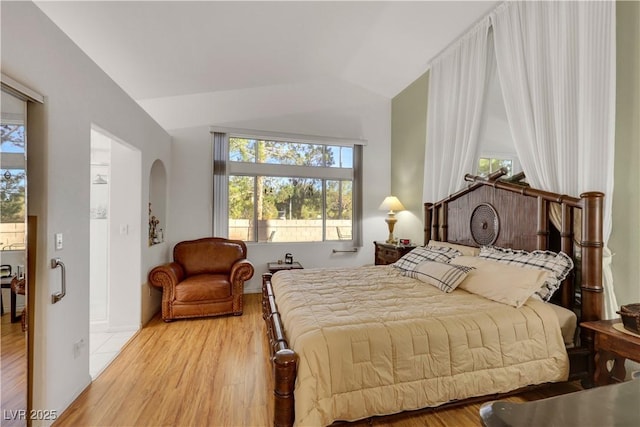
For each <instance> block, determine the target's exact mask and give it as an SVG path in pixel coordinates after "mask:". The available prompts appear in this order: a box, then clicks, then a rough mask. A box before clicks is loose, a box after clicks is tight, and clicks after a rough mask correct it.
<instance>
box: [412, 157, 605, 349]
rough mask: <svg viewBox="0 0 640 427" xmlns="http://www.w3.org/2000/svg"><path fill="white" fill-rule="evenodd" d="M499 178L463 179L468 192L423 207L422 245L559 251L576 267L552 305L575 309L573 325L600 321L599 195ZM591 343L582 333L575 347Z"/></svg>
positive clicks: (600, 239)
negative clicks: (560, 191)
mask: <svg viewBox="0 0 640 427" xmlns="http://www.w3.org/2000/svg"><path fill="white" fill-rule="evenodd" d="M503 175H504V171H502V170H501V171H498V172H496V173H494V174H492V175H490V176H489V177H488V178H483V177H478V176H472V175H466V176H465V180H466V181H469V182H471V184H469V186H468V187H467V188H465V189H463V190H461V191H459V192H457V193H455V194H452V195H450V196H449V197H447V198H445V199H443V200H440V201H438V202H436V203H425V204H424V208H425V219H424V242H425V244H427V243H428V242H429V241H430V240H438V241H446V242H452V243H459V244H464V245H468V246H481V245H482V244H492V245H495V246H500V247H505V248H512V249H522V250H527V251H531V250H536V249H538V250H551V251H555V252H558V251H562V252H564V253H566V254H567V255H569V256H570V257H571V258H572V259H573V261H574V264H575V268H574V271H573V272H572V274H570V275H569V277H567V279H566V280H565V281H564V282H563V284H562V287H561V289H560V290H559V291H558V292H557V294H558V295H557V297H556V296H554V301H553V302H555V303H557V304H559V305H562V306H563V307H567V308H569V309H572V310H574V311H575V312H576V314H577V315H578V322H581V321H588V320H599V319H601V318H602V315H603V287H602V250H603V246H604V245H603V237H602V221H603V214H602V206H603V199H604V194H602V193H599V192H589V193H583V194H581V195H580V197H570V196H566V195H561V194H556V193H551V192H548V191H543V190H537V189H534V188H531V187H529V186H528V185H527V184H524V183H522V182H520V180H521V179H522V178H524V176H523V175H521V176H519V177H517V178H516V179H515V180H510V181H506V180H504V179H500V178H501V177H502V176H503ZM554 223H555V224H556V225H554ZM477 240H480V243H479V242H478V241H477ZM591 339H592V337H590V336H589V335H588V334H587V335H585V334H581V340H580V342H581V344H580V345H579V347H582V348H586V347H587V346H588V345H589V344H590V341H591Z"/></svg>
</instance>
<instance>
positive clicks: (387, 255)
mask: <svg viewBox="0 0 640 427" xmlns="http://www.w3.org/2000/svg"><path fill="white" fill-rule="evenodd" d="M373 244H374V245H375V246H376V254H375V257H376V258H375V264H376V265H387V264H393V263H394V262H396V261H397V260H399V259H400V258H402V257H403V256H404V255H405V254H407V253H409V252H411V251H412V250H413V249H415V248H416V246H415V245H410V246H402V245H392V244H390V243H382V242H373Z"/></svg>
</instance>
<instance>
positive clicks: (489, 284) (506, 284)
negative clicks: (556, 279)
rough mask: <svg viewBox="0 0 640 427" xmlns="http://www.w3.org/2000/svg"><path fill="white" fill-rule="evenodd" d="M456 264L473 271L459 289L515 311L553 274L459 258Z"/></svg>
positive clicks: (479, 259) (489, 261) (498, 263)
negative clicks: (507, 305)
mask: <svg viewBox="0 0 640 427" xmlns="http://www.w3.org/2000/svg"><path fill="white" fill-rule="evenodd" d="M455 263H456V264H458V265H464V266H467V267H475V269H473V270H471V271H469V273H468V274H467V276H466V277H465V279H464V280H463V281H462V282H461V283H460V284H459V285H458V287H459V288H460V289H464V290H465V291H467V292H471V293H474V294H477V295H481V296H483V297H485V298H488V299H490V300H493V301H497V302H501V303H504V304H509V305H512V306H514V307H521V306H522V305H523V304H524V303H525V301H526V300H527V299H529V297H530V296H531V295H533V293H534V292H536V291H537V290H538V289H540V288H541V287H542V285H543V284H544V282H545V281H546V280H548V279H549V277H550V275H551V274H552V273H550V272H548V271H545V270H537V269H531V268H524V267H518V266H516V265H509V264H503V263H500V262H497V261H492V260H488V259H485V258H480V257H470V256H459V257H458V258H456V260H455Z"/></svg>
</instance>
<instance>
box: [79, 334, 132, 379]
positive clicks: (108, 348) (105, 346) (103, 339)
mask: <svg viewBox="0 0 640 427" xmlns="http://www.w3.org/2000/svg"><path fill="white" fill-rule="evenodd" d="M135 333H136V331H125V332H92V333H91V334H90V336H89V340H90V341H89V348H90V352H91V356H90V358H89V372H90V374H91V379H92V380H95V379H96V378H97V377H98V375H100V373H101V372H102V371H103V370H104V368H106V367H107V366H109V364H110V363H111V362H112V361H113V359H115V357H116V356H117V355H118V353H119V352H120V350H121V349H122V347H124V345H125V344H126V343H127V342H128V341H129V340H130V339H131V337H132V336H133V335H134V334H135Z"/></svg>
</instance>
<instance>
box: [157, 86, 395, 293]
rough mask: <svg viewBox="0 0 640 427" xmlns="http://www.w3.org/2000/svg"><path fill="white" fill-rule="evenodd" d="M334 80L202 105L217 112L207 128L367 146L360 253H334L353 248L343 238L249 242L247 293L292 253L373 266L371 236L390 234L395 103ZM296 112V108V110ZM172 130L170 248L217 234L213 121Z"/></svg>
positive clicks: (317, 262) (309, 263) (315, 261)
mask: <svg viewBox="0 0 640 427" xmlns="http://www.w3.org/2000/svg"><path fill="white" fill-rule="evenodd" d="M336 84H337V86H331V87H329V86H325V85H320V84H317V83H313V84H309V85H303V84H297V85H296V90H297V92H296V97H292V96H291V90H290V89H291V88H289V87H286V88H285V87H283V88H281V90H280V91H278V90H276V89H275V88H270V90H269V91H268V96H267V95H264V90H263V89H261V90H256V91H253V92H252V96H246V94H247V90H242V91H238V92H239V93H238V96H237V97H235V98H233V102H227V101H229V99H231V97H230V95H229V94H228V93H225V94H224V97H221V96H218V95H216V94H211V96H210V99H209V101H211V103H212V104H209V103H208V105H209V106H208V107H205V106H203V107H202V108H208V110H207V111H209V112H211V115H210V116H209V118H208V120H209V121H208V123H207V125H219V126H228V127H234V128H244V129H254V130H263V131H272V132H278V131H279V132H288V133H298V134H306V135H321V136H332V137H343V138H354V139H355V138H364V139H366V140H368V144H367V146H366V147H364V171H363V174H364V200H363V205H364V206H363V211H364V222H363V244H364V246H363V247H362V248H361V250H360V251H359V252H358V253H356V254H347V253H341V254H333V253H332V249H342V250H346V249H351V248H352V245H350V244H349V243H345V242H327V243H290V244H287V243H276V242H273V243H261V244H257V243H255V244H248V253H249V259H250V260H251V261H252V262H253V263H254V266H255V269H256V273H255V275H254V277H253V278H252V279H251V280H250V282H248V283H247V284H246V286H245V292H258V291H259V290H260V288H261V285H262V279H261V275H262V273H265V272H266V271H267V262H269V261H276V260H277V259H284V254H285V253H287V252H290V253H292V254H293V256H294V258H295V259H296V260H297V261H300V262H301V263H302V265H303V266H305V267H307V268H309V267H322V266H342V265H364V264H373V262H374V253H373V252H374V245H373V241H374V240H386V238H387V235H388V230H387V225H386V223H385V222H384V218H385V212H382V211H379V210H378V206H379V205H380V203H381V202H382V200H383V199H384V197H385V196H387V195H388V194H389V191H390V162H389V158H390V148H389V146H390V134H391V125H390V114H391V101H390V100H389V99H387V98H384V97H380V96H377V95H373V94H371V93H369V92H367V91H364V90H362V89H360V88H355V87H353V86H351V85H348V84H344V83H342V84H340V83H336ZM185 98H187V97H185ZM186 101H187V100H186V99H185V102H186ZM313 105H315V106H316V108H315V109H314V108H312V107H311V106H313ZM147 108H150V106H148V105H147ZM155 108H157V109H158V110H156V112H155V113H154V114H157V113H158V112H159V109H160V108H161V105H159V104H156V105H155ZM296 110H298V113H296V114H293V113H292V111H296ZM197 114H198V115H201V114H202V112H198V113H197ZM292 114H293V116H294V117H295V119H294V118H293V117H292ZM201 120H204V118H201ZM169 133H170V134H171V135H172V137H173V139H174V144H173V145H172V153H171V156H172V158H171V164H172V168H173V171H174V172H173V175H172V179H171V181H170V195H171V201H172V203H171V204H169V205H168V206H169V218H170V220H169V227H168V232H167V236H168V243H169V246H170V247H171V248H172V247H173V245H175V243H177V242H179V241H181V240H187V239H195V238H199V237H205V236H211V235H212V234H211V233H212V209H213V207H212V176H213V172H212V147H211V135H210V134H209V127H208V126H205V125H201V126H194V127H191V128H188V129H177V130H169ZM186 218H188V220H187V219H186Z"/></svg>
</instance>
